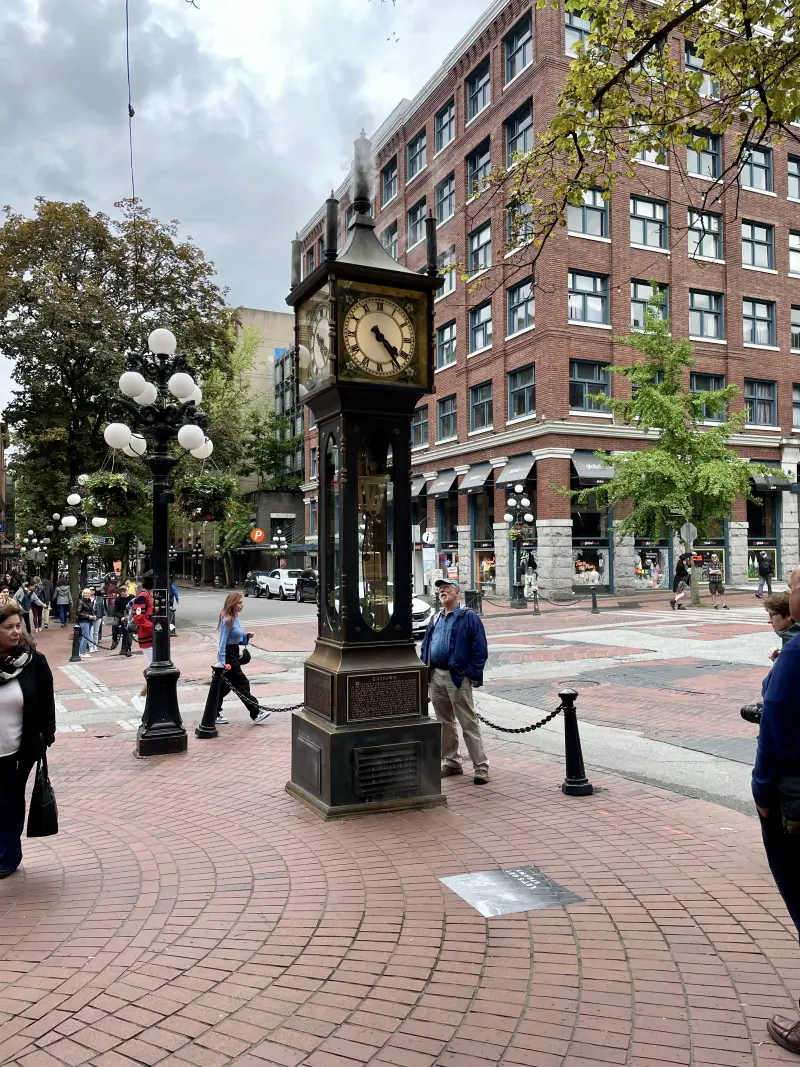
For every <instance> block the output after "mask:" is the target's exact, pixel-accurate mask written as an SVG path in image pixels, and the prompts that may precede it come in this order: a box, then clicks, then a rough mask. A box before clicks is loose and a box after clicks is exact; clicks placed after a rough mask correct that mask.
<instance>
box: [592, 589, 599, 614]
mask: <svg viewBox="0 0 800 1067" xmlns="http://www.w3.org/2000/svg"><path fill="white" fill-rule="evenodd" d="M591 614H592V615H599V614H600V608H598V606H597V593H595V591H594V589H593V590H592V611H591Z"/></svg>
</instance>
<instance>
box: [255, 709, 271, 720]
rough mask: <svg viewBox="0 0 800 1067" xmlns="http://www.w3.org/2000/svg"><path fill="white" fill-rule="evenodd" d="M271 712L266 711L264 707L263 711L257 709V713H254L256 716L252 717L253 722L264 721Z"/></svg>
mask: <svg viewBox="0 0 800 1067" xmlns="http://www.w3.org/2000/svg"><path fill="white" fill-rule="evenodd" d="M271 714H272V712H271V711H267V710H266V709H264V710H263V711H259V713H258V715H256V717H255V718H254V719H253V722H254V723H259V722H266V721H267V719H268V718H269V717H270V715H271Z"/></svg>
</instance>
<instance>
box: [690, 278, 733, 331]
mask: <svg viewBox="0 0 800 1067" xmlns="http://www.w3.org/2000/svg"><path fill="white" fill-rule="evenodd" d="M689 336H690V337H696V338H697V339H698V340H700V341H702V340H703V339H704V338H706V337H710V338H712V339H716V340H722V338H723V337H724V336H725V323H724V320H723V299H722V293H706V292H703V290H701V289H690V290H689Z"/></svg>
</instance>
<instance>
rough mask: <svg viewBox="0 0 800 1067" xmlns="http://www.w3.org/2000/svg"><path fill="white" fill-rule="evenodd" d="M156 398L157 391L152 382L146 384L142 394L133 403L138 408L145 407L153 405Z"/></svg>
mask: <svg viewBox="0 0 800 1067" xmlns="http://www.w3.org/2000/svg"><path fill="white" fill-rule="evenodd" d="M157 396H158V389H156V387H155V386H154V385H153V383H152V382H148V383H147V384H146V385H145V387H144V389H143V390H142V392H141V393H139V395H138V396H135V397H134V398H133V399H134V403H136V404H138V405H139V406H140V407H146V406H147V405H148V404H154V403H155V402H156V397H157Z"/></svg>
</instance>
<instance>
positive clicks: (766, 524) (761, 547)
mask: <svg viewBox="0 0 800 1067" xmlns="http://www.w3.org/2000/svg"><path fill="white" fill-rule="evenodd" d="M753 483H754V484H753V495H754V496H755V497H756V500H755V501H754V500H748V501H747V577H748V579H750V581H756V582H757V581H758V580H759V578H760V575H759V573H758V561H759V559H760V558H763V557H762V555H761V554H762V552H763V553H765V554H766V558H767V559H769V560H771V562H772V576H773V578H774V577H776V576H777V575H778V574H780V552H779V545H780V542H779V540H778V534H779V531H780V528H781V504H782V494H781V483H780V482H776V483H775V485H774V487H773V484H772V483H771V482H769V481H768V480H767V479H765V478H758V479H755V478H754V479H753Z"/></svg>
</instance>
